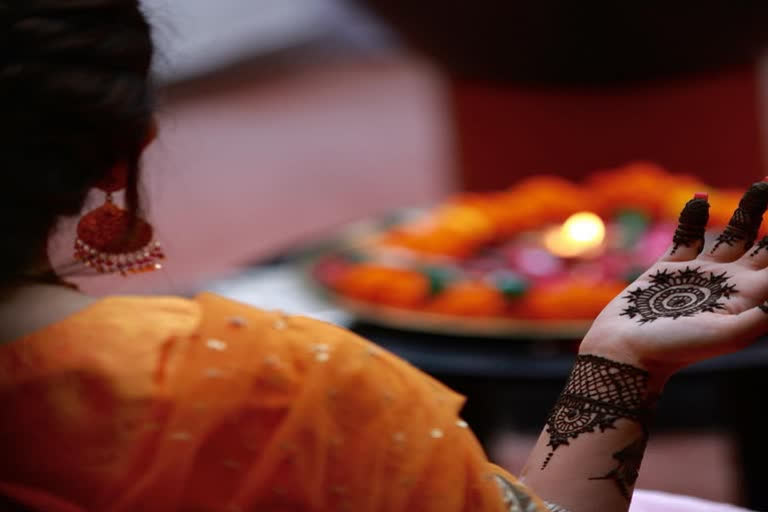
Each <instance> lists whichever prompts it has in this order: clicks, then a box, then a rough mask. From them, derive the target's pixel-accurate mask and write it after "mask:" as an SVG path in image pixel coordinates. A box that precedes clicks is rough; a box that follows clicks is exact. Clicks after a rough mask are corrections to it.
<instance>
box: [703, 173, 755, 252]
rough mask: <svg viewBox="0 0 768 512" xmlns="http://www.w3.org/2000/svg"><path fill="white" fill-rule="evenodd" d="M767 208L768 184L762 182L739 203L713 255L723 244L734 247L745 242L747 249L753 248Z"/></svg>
mask: <svg viewBox="0 0 768 512" xmlns="http://www.w3.org/2000/svg"><path fill="white" fill-rule="evenodd" d="M767 207H768V182H764V181H761V182H760V183H755V184H754V185H752V186H751V187H749V190H747V192H746V193H745V194H744V197H742V198H741V201H739V207H738V208H736V211H735V212H733V216H732V217H731V220H730V222H728V226H726V228H725V231H723V232H722V233H721V234H720V236H718V237H717V243H715V246H714V247H713V248H712V253H713V254H714V252H715V251H716V250H717V248H718V247H720V245H722V244H725V245H727V246H729V247H733V245H734V244H735V243H737V242H742V241H743V242H744V245H745V247H746V248H747V249H749V248H750V247H752V244H753V243H754V242H755V238H757V231H758V230H759V229H760V224H761V223H762V222H763V214H764V213H765V209H766V208H767Z"/></svg>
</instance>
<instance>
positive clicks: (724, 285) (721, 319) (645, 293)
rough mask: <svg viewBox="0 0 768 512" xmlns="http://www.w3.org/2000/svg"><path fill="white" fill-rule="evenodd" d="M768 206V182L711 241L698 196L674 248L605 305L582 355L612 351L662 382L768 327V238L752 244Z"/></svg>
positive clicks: (684, 215) (701, 198) (682, 217)
mask: <svg viewBox="0 0 768 512" xmlns="http://www.w3.org/2000/svg"><path fill="white" fill-rule="evenodd" d="M766 206H768V181H763V182H760V183H755V184H754V185H752V186H751V187H750V188H749V190H748V191H747V192H746V193H745V195H744V197H743V198H742V200H741V202H740V203H739V208H738V209H737V210H736V212H734V215H733V217H732V218H731V221H730V223H729V225H728V226H727V227H726V229H725V230H724V231H723V232H722V233H721V234H720V235H719V236H717V238H716V239H713V240H712V241H711V242H709V243H705V229H706V224H707V220H708V202H707V197H706V195H705V194H697V195H696V196H695V197H694V199H692V200H691V201H689V202H688V204H686V206H685V208H684V209H683V212H682V213H681V215H680V224H679V226H678V229H677V231H676V233H675V237H674V240H673V243H672V245H671V246H670V249H669V250H668V251H667V252H666V254H665V255H664V256H663V257H662V258H661V259H660V260H659V261H658V262H657V263H656V264H654V265H653V266H652V267H651V268H650V269H649V270H648V271H647V272H645V273H644V274H643V275H642V276H640V277H639V278H638V279H637V280H636V281H635V282H634V283H632V284H631V285H630V286H629V287H627V289H626V290H625V291H624V292H623V293H622V294H621V295H620V296H618V297H617V298H615V299H614V300H613V301H612V302H611V303H610V304H609V305H608V306H607V307H606V308H605V309H604V310H603V312H602V313H601V314H600V315H599V316H598V318H597V319H596V320H595V322H594V324H593V326H592V328H591V329H590V331H589V333H588V334H587V336H586V337H585V339H584V341H583V343H582V346H581V353H594V354H600V355H605V356H613V357H614V358H615V359H617V360H620V361H623V362H628V363H630V364H634V365H636V366H639V367H642V368H645V369H648V370H650V371H651V374H652V375H654V374H655V375H657V376H660V378H661V379H662V380H663V379H664V378H665V377H666V376H669V375H671V374H672V373H673V372H674V371H676V370H678V369H680V368H682V367H684V366H686V365H689V364H692V363H695V362H698V361H701V360H703V359H707V358H710V357H713V356H717V355H722V354H726V353H729V352H734V351H736V350H739V349H740V348H743V347H744V346H746V345H747V344H749V343H750V342H751V341H752V340H754V339H755V338H756V337H757V336H758V335H760V334H761V333H763V332H765V331H768V314H767V313H768V307H766V306H765V304H766V300H768V239H764V240H761V241H760V242H759V243H758V244H757V245H755V246H754V247H753V243H754V240H755V238H756V236H757V233H758V230H759V228H760V223H761V222H762V216H763V214H764V212H765V210H766Z"/></svg>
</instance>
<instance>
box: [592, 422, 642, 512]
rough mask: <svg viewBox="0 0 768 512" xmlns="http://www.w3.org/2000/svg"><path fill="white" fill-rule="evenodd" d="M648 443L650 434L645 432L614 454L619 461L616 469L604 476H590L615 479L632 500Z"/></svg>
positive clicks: (621, 489)
mask: <svg viewBox="0 0 768 512" xmlns="http://www.w3.org/2000/svg"><path fill="white" fill-rule="evenodd" d="M647 444H648V436H647V435H646V434H643V437H641V438H640V439H637V440H636V441H634V442H633V443H632V444H630V445H628V446H625V447H624V448H623V449H622V450H620V451H618V452H616V453H614V454H613V458H614V459H616V460H617V461H618V462H619V463H618V465H617V466H616V467H615V468H614V469H612V470H611V471H609V472H608V473H606V474H605V475H603V476H598V477H593V478H590V480H613V481H614V482H615V483H616V486H617V487H618V488H619V492H620V493H621V495H622V496H624V498H625V499H626V500H627V501H631V499H632V489H633V488H634V487H635V483H636V482H637V477H638V476H639V475H640V464H641V463H642V462H643V454H645V447H646V445H647Z"/></svg>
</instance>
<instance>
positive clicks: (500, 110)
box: [452, 69, 765, 190]
mask: <svg viewBox="0 0 768 512" xmlns="http://www.w3.org/2000/svg"><path fill="white" fill-rule="evenodd" d="M757 87H758V80H757V72H756V71H755V70H754V69H746V70H744V69H742V70H737V71H731V72H728V73H725V74H720V75H717V76H699V77H696V78H691V79H677V80H674V81H665V82H651V83H646V84H644V85H638V86H633V87H623V88H620V89H619V88H614V89H581V90H578V91H574V90H571V91H568V92H565V91H561V90H542V89H526V88H522V87H520V88H516V87H512V86H508V85H505V86H492V85H486V84H482V83H476V82H469V81H454V83H453V84H452V101H453V105H454V115H455V116H456V121H457V130H458V145H459V162H460V173H461V180H462V182H463V186H464V188H466V189H468V190H491V189H498V188H503V187H506V186H508V185H510V184H511V183H512V182H514V181H515V179H517V178H519V177H521V176H527V175H531V174H536V173H554V174H559V175H561V176H566V177H569V178H579V177H580V176H582V175H584V174H585V173H589V172H591V171H594V170H596V169H605V168H610V167H612V166H618V165H621V164H624V163H626V162H628V161H632V160H650V161H653V162H656V163H659V164H661V165H663V166H664V167H666V168H667V169H669V170H671V171H675V172H684V173H691V174H695V175H698V176H700V177H701V178H702V179H703V180H704V181H706V182H708V183H710V184H712V185H716V186H743V185H744V184H745V183H748V182H749V181H750V180H753V179H756V178H759V177H761V176H763V175H764V174H765V170H764V164H763V153H762V151H763V150H762V148H761V143H760V130H759V99H758V92H757V91H758V89H757Z"/></svg>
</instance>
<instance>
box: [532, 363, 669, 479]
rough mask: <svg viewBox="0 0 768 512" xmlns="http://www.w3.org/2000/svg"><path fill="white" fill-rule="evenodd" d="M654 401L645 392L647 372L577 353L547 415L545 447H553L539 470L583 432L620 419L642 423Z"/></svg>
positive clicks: (610, 424)
mask: <svg viewBox="0 0 768 512" xmlns="http://www.w3.org/2000/svg"><path fill="white" fill-rule="evenodd" d="M653 400H654V398H653V397H651V395H650V394H649V393H648V372H646V371H644V370H641V369H639V368H635V367H634V366H630V365H628V364H621V363H617V362H615V361H611V360H609V359H604V358H602V357H598V356H592V355H583V356H579V357H578V358H577V359H576V365H575V366H574V368H573V371H572V372H571V376H570V378H569V379H568V383H567V384H566V385H565V389H564V390H563V393H562V394H561V395H560V398H558V400H557V403H556V404H555V407H554V408H553V409H552V412H551V413H550V415H549V417H548V418H547V428H546V430H547V433H548V434H549V442H548V443H547V446H549V447H551V448H552V450H551V451H550V453H549V454H548V455H547V457H546V459H545V460H544V463H543V464H542V467H541V469H542V470H543V469H545V468H546V467H547V465H548V464H549V462H550V461H551V460H552V457H553V456H554V453H555V450H557V449H558V448H559V447H561V446H563V445H569V444H570V441H571V440H573V439H576V438H577V437H579V436H580V435H582V434H586V433H590V432H595V430H597V429H599V430H600V432H605V431H606V430H608V429H612V428H615V426H614V425H615V423H616V422H617V421H618V420H619V419H622V418H624V419H628V420H632V421H636V422H638V423H640V424H641V425H645V424H646V422H647V420H648V418H649V417H650V410H651V406H650V405H651V403H652V402H653Z"/></svg>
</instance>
